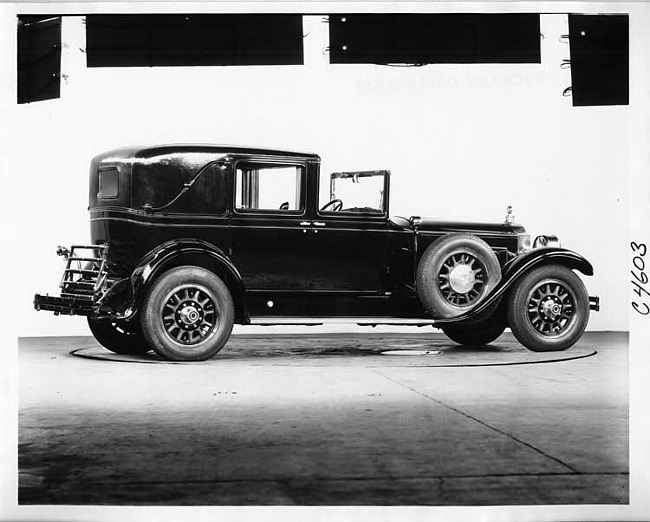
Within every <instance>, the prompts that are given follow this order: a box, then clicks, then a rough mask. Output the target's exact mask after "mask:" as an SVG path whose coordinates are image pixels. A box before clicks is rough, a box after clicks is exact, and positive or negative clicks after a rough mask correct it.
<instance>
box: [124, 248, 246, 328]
mask: <svg viewBox="0 0 650 522" xmlns="http://www.w3.org/2000/svg"><path fill="white" fill-rule="evenodd" d="M186 264H187V265H197V266H202V267H204V268H207V269H209V270H212V271H213V272H215V273H216V274H217V275H218V276H219V277H221V279H223V280H224V283H226V285H227V286H228V288H229V289H230V292H231V294H232V298H233V301H234V304H235V320H236V321H237V322H239V323H243V324H246V323H248V322H250V315H249V312H248V307H247V306H246V302H245V298H244V282H243V280H242V277H241V274H240V273H239V271H238V270H237V268H236V267H235V265H233V263H232V261H230V259H229V258H228V256H226V254H224V253H223V252H222V251H221V250H220V249H218V248H217V247H215V246H214V245H212V244H210V243H208V242H206V241H201V240H198V239H177V240H173V241H169V242H167V243H164V244H162V245H160V246H159V247H157V248H156V249H154V250H153V251H151V252H150V253H149V254H147V255H146V256H145V257H144V258H143V259H142V260H141V261H140V263H139V264H138V266H137V267H136V268H135V270H134V271H133V273H132V275H131V277H130V282H131V288H132V295H133V300H132V302H131V304H130V306H129V307H128V308H127V310H126V312H125V313H124V317H123V318H124V319H126V320H129V319H131V318H132V317H133V316H135V314H136V313H137V312H138V311H139V310H140V308H141V306H142V302H143V301H144V296H145V294H146V291H147V289H148V288H149V286H150V285H151V283H152V282H153V281H155V279H156V278H157V277H158V276H159V275H160V274H162V273H163V272H165V271H166V270H169V269H170V268H174V267H176V266H181V265H186Z"/></svg>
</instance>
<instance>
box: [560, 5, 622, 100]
mask: <svg viewBox="0 0 650 522" xmlns="http://www.w3.org/2000/svg"><path fill="white" fill-rule="evenodd" d="M628 25H629V20H628V16H627V15H569V42H570V46H571V94H572V96H573V105H576V106H582V105H627V104H628V103H629V84H630V79H629V76H630V73H629V35H628Z"/></svg>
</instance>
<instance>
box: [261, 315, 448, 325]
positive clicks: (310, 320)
mask: <svg viewBox="0 0 650 522" xmlns="http://www.w3.org/2000/svg"><path fill="white" fill-rule="evenodd" d="M436 323H437V321H435V320H434V319H401V318H395V317H283V316H278V317H273V316H259V317H251V322H250V324H251V325H273V324H278V325H304V324H309V325H317V324H362V325H373V324H386V325H404V326H407V325H418V324H421V325H433V324H436Z"/></svg>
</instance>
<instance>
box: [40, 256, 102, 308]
mask: <svg viewBox="0 0 650 522" xmlns="http://www.w3.org/2000/svg"><path fill="white" fill-rule="evenodd" d="M107 250H108V246H107V245H72V246H71V247H70V248H69V249H68V248H64V247H58V248H57V252H56V253H57V255H59V256H63V257H64V258H65V260H66V265H65V269H64V270H63V277H62V278H61V283H60V284H59V287H60V288H61V295H60V296H52V295H47V294H46V295H41V294H36V295H34V308H35V309H36V310H46V311H48V312H54V314H55V315H59V314H63V315H86V316H88V315H96V313H97V311H98V310H99V307H100V304H101V302H102V301H103V299H104V298H105V297H106V293H107V292H108V289H109V281H108V270H107V267H106V254H107Z"/></svg>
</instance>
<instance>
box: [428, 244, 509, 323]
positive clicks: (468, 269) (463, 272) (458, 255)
mask: <svg viewBox="0 0 650 522" xmlns="http://www.w3.org/2000/svg"><path fill="white" fill-rule="evenodd" d="M500 280H501V267H500V265H499V260H498V259H497V256H496V254H495V253H494V252H493V251H492V249H491V248H490V246H489V245H488V244H487V243H486V242H485V241H483V240H482V239H480V238H478V237H476V236H473V235H470V234H449V235H446V236H443V237H441V238H439V239H437V240H436V241H434V242H433V243H431V245H429V247H428V248H427V249H426V251H425V252H424V254H423V255H422V258H421V259H420V262H419V264H418V268H417V272H416V284H417V292H418V296H419V297H420V301H422V304H423V305H424V308H425V309H426V311H427V312H428V313H429V315H431V317H433V318H434V319H441V318H451V317H457V316H459V315H461V314H463V313H465V312H468V311H469V310H471V309H473V308H474V307H476V305H478V304H479V303H481V302H482V301H483V300H484V299H485V298H486V297H487V296H488V294H489V293H490V292H491V291H492V290H493V289H494V287H495V286H496V285H497V284H498V283H499V281H500Z"/></svg>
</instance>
